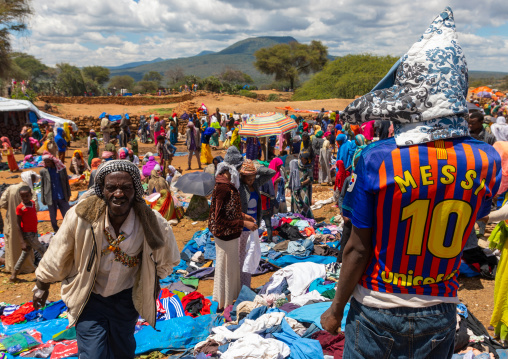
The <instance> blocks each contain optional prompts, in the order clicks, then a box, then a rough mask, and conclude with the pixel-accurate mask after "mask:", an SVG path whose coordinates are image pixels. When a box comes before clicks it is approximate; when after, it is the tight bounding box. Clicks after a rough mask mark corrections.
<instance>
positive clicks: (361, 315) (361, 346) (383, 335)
mask: <svg viewBox="0 0 508 359" xmlns="http://www.w3.org/2000/svg"><path fill="white" fill-rule="evenodd" d="M306 308H307V307H306ZM456 313H457V312H456V305H455V304H446V303H443V304H438V305H434V306H432V307H427V308H403V307H400V308H393V309H377V308H372V307H367V306H365V305H362V304H360V303H359V302H358V301H356V299H354V298H352V299H351V307H350V310H349V314H348V316H347V321H346V332H345V333H344V334H345V336H346V340H345V342H344V356H343V358H344V359H351V358H355V359H356V358H358V359H360V358H401V357H411V358H451V357H452V355H453V349H454V345H455V326H456V324H457V319H456ZM295 319H296V318H295Z"/></svg>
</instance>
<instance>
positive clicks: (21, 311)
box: [0, 302, 35, 325]
mask: <svg viewBox="0 0 508 359" xmlns="http://www.w3.org/2000/svg"><path fill="white" fill-rule="evenodd" d="M34 310H35V309H34V306H33V303H32V302H28V303H25V304H23V305H22V306H21V307H19V308H18V309H17V310H16V311H15V312H14V313H12V314H11V315H7V316H4V315H2V316H1V317H0V318H1V319H2V323H3V324H6V325H11V324H16V323H21V322H23V321H24V320H25V315H26V314H28V313H30V312H33V311H34Z"/></svg>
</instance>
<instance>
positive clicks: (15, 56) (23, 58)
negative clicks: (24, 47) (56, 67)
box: [11, 52, 48, 81]
mask: <svg viewBox="0 0 508 359" xmlns="http://www.w3.org/2000/svg"><path fill="white" fill-rule="evenodd" d="M11 59H12V62H13V63H14V64H15V65H17V66H18V67H19V68H20V69H21V70H22V71H23V72H25V73H26V76H27V77H24V78H20V77H16V78H18V79H20V80H21V79H23V80H31V81H33V80H35V79H37V78H38V77H40V76H42V75H43V74H44V72H45V71H47V70H48V66H46V65H44V64H43V63H42V62H41V60H39V59H37V58H36V57H35V56H32V55H28V54H25V53H22V52H13V53H12V54H11Z"/></svg>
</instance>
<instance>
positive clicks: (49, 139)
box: [37, 131, 58, 156]
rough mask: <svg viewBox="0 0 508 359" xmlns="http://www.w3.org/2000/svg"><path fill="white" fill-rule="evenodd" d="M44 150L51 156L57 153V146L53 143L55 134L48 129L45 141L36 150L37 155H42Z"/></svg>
mask: <svg viewBox="0 0 508 359" xmlns="http://www.w3.org/2000/svg"><path fill="white" fill-rule="evenodd" d="M44 151H48V152H49V153H51V154H52V155H53V156H56V155H57V152H58V147H57V145H56V143H55V134H54V133H53V132H52V131H50V132H48V133H47V135H46V141H44V144H43V145H42V146H41V148H39V149H38V150H37V154H38V155H42V154H43V153H44Z"/></svg>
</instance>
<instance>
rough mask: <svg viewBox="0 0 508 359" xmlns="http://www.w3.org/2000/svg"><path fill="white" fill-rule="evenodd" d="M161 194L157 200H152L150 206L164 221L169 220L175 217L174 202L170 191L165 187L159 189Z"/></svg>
mask: <svg viewBox="0 0 508 359" xmlns="http://www.w3.org/2000/svg"><path fill="white" fill-rule="evenodd" d="M160 194H161V196H160V197H159V198H158V199H157V201H155V202H153V203H152V204H151V206H150V207H152V209H154V210H156V211H157V212H159V213H160V214H161V215H162V217H164V219H166V221H171V220H172V219H177V218H176V212H175V203H174V202H173V196H172V195H171V191H166V190H165V189H163V190H161V191H160Z"/></svg>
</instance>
